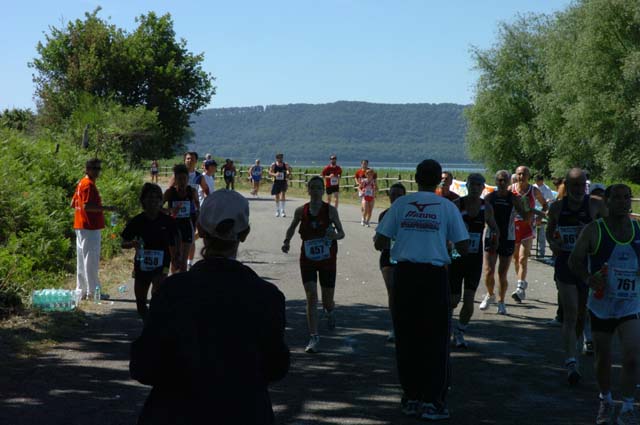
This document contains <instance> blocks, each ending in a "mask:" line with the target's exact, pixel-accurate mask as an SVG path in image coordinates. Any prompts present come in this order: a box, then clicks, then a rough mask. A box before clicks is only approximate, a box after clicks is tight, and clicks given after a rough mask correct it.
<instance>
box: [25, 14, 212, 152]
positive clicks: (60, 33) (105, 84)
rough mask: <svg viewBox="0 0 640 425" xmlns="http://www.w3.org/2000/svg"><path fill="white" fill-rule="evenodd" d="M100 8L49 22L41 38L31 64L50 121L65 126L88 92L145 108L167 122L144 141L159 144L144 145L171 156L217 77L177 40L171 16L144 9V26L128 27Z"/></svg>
mask: <svg viewBox="0 0 640 425" xmlns="http://www.w3.org/2000/svg"><path fill="white" fill-rule="evenodd" d="M99 11H100V8H97V9H96V10H94V11H93V12H92V13H86V14H85V18H84V20H80V19H77V20H75V21H73V22H69V23H68V24H67V25H66V26H65V27H63V28H56V27H50V31H49V33H48V34H46V37H45V42H44V43H38V46H37V52H38V55H39V56H38V57H36V58H35V59H34V60H33V62H32V63H31V64H30V65H31V66H32V67H33V68H34V69H35V74H34V77H33V78H34V82H35V84H36V97H37V100H38V112H39V115H40V116H41V118H42V119H43V121H44V123H45V124H47V125H50V124H53V125H60V124H62V123H64V122H65V121H66V120H67V119H68V118H69V117H71V116H72V115H73V114H74V111H75V110H76V109H77V108H78V107H79V105H80V104H81V103H82V102H83V99H86V95H90V96H94V97H95V98H98V99H108V100H109V101H112V102H115V103H117V104H120V105H122V106H123V107H127V108H133V110H135V108H137V107H140V106H142V107H144V108H145V109H146V110H147V111H151V112H153V113H154V114H156V115H157V120H158V123H159V125H160V128H161V132H160V135H159V137H153V138H146V139H144V142H145V143H147V144H149V143H152V144H153V146H152V148H151V149H149V148H148V147H147V149H145V150H144V151H150V150H153V151H154V152H155V154H157V155H163V154H164V155H168V154H171V153H172V152H173V151H174V150H175V148H176V147H177V146H180V144H181V143H182V140H183V136H184V135H185V132H186V130H187V128H188V125H189V117H190V115H191V114H192V113H194V112H196V111H197V110H198V109H200V108H202V107H203V106H205V105H206V104H208V103H209V101H210V100H211V97H212V96H213V95H214V94H215V87H214V86H213V77H212V76H211V75H210V74H209V73H207V72H205V71H204V70H203V69H202V62H203V60H204V56H203V54H193V53H191V52H189V51H188V50H187V43H186V41H185V40H179V41H178V40H176V35H175V32H174V30H173V21H172V19H171V16H170V15H169V14H166V15H163V16H158V15H156V14H155V13H154V12H149V13H148V14H146V15H141V16H139V17H138V18H137V19H136V22H137V24H138V26H137V28H136V29H135V30H134V31H132V32H127V31H124V30H122V29H119V28H117V27H116V26H115V25H113V24H110V23H109V22H108V21H105V20H103V19H101V18H100V17H99V16H98V12H99ZM145 119H146V120H147V121H148V120H149V119H147V118H145Z"/></svg>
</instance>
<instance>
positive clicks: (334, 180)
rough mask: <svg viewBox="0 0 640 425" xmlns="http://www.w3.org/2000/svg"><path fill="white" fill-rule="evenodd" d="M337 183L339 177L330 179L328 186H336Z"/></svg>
mask: <svg viewBox="0 0 640 425" xmlns="http://www.w3.org/2000/svg"><path fill="white" fill-rule="evenodd" d="M339 181H340V177H331V178H330V179H329V185H330V186H337V185H338V182H339Z"/></svg>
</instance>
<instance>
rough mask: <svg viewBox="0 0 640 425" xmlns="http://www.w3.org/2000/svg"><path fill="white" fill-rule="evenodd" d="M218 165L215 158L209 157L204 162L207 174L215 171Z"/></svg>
mask: <svg viewBox="0 0 640 425" xmlns="http://www.w3.org/2000/svg"><path fill="white" fill-rule="evenodd" d="M217 166H218V164H217V163H216V162H215V161H214V160H213V159H208V160H206V161H205V162H204V169H205V171H206V172H207V174H209V173H211V172H215V171H216V167H217Z"/></svg>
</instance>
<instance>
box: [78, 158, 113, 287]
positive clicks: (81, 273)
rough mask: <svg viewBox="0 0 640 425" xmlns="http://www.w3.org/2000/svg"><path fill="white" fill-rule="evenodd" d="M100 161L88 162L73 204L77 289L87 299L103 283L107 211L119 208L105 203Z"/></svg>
mask: <svg viewBox="0 0 640 425" xmlns="http://www.w3.org/2000/svg"><path fill="white" fill-rule="evenodd" d="M101 169H102V167H101V162H100V160H99V159H97V158H93V159H90V160H88V161H87V163H86V165H85V176H84V177H83V178H82V179H81V180H80V181H79V182H78V186H77V187H76V191H75V193H74V194H73V199H72V201H71V207H72V208H74V209H75V216H74V219H73V228H74V229H75V232H76V254H77V257H78V258H77V263H76V272H77V273H76V274H77V279H76V289H78V290H80V291H81V293H82V298H83V299H87V298H88V297H89V296H90V295H91V294H93V293H94V291H95V289H96V287H97V286H98V285H100V281H99V280H98V268H99V265H100V243H101V235H100V231H101V229H103V228H104V211H116V208H115V207H112V206H106V205H102V199H101V198H100V193H99V192H98V188H97V187H96V183H95V182H96V179H97V178H98V176H99V175H100V170H101Z"/></svg>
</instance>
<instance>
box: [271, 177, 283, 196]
mask: <svg viewBox="0 0 640 425" xmlns="http://www.w3.org/2000/svg"><path fill="white" fill-rule="evenodd" d="M286 191H287V181H286V180H276V181H275V182H273V185H272V186H271V194H272V195H278V194H280V193H284V192H286Z"/></svg>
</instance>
